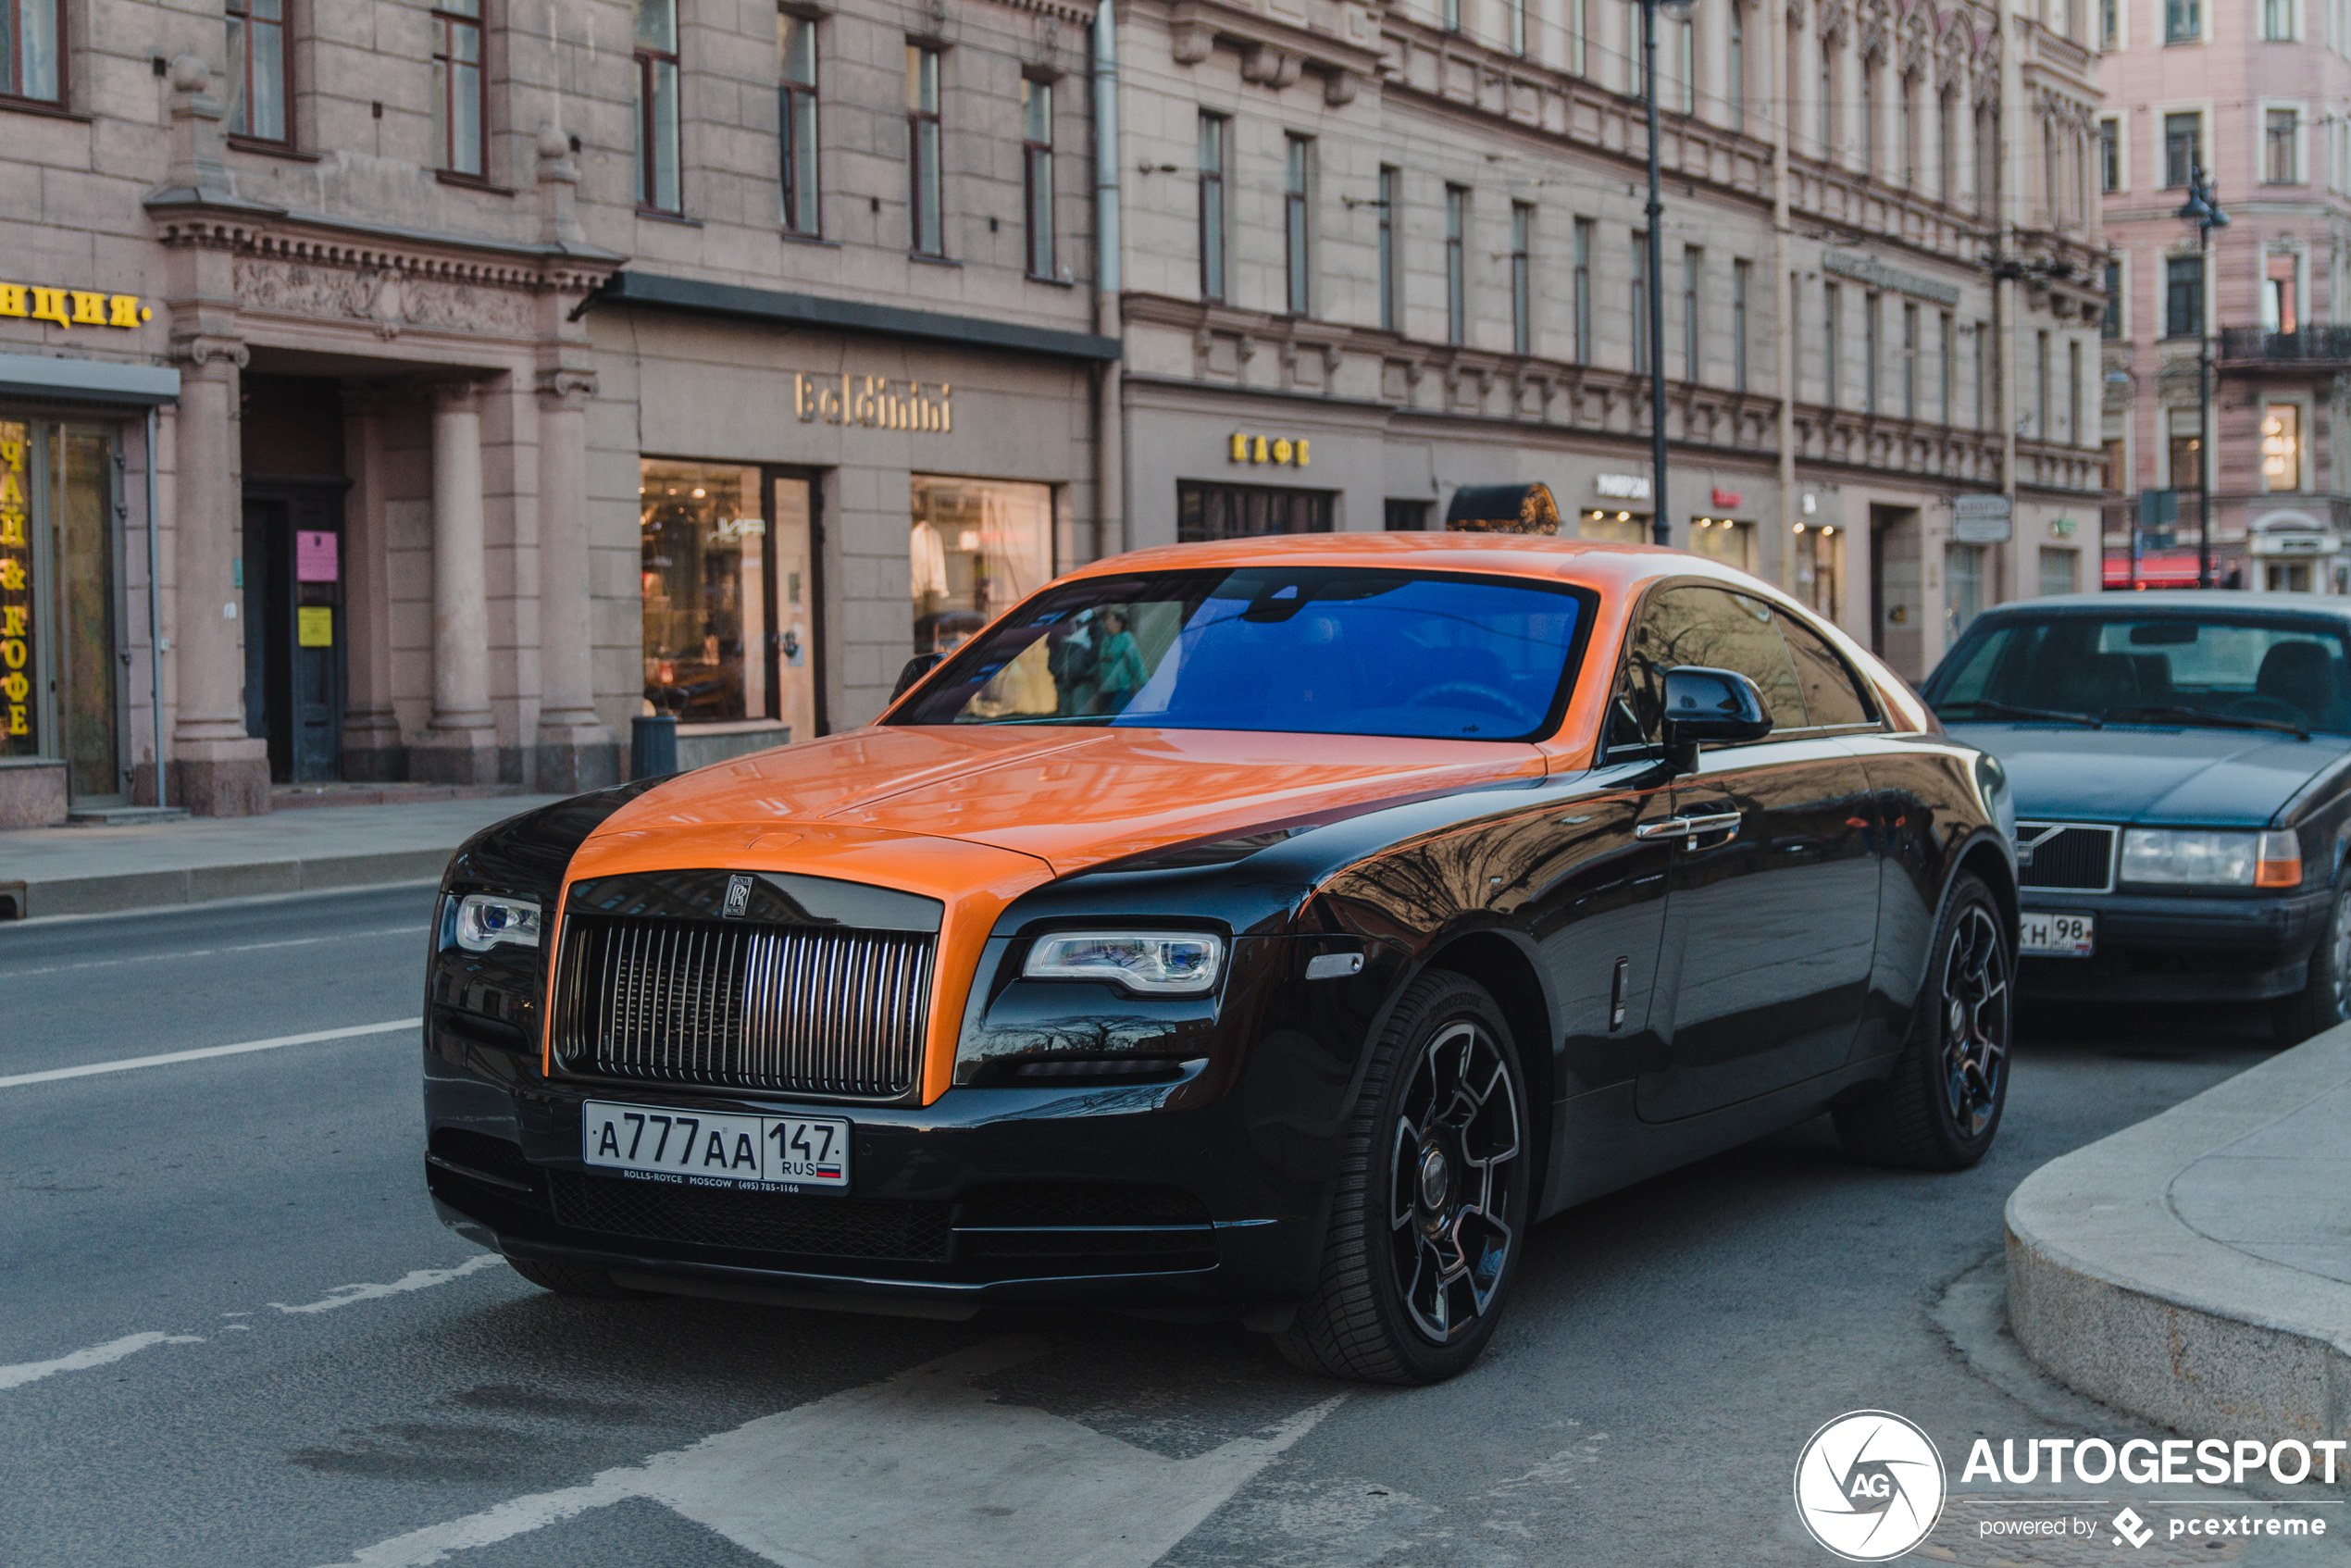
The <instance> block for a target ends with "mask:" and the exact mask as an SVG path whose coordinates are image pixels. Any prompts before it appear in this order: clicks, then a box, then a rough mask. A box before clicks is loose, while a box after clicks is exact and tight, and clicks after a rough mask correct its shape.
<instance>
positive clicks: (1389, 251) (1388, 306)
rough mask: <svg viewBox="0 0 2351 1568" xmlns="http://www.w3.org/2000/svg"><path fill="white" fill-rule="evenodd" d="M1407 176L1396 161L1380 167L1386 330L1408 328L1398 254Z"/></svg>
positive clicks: (1382, 295)
mask: <svg viewBox="0 0 2351 1568" xmlns="http://www.w3.org/2000/svg"><path fill="white" fill-rule="evenodd" d="M1403 183H1404V182H1403V180H1402V178H1401V176H1399V174H1398V172H1397V169H1396V166H1395V165H1393V164H1385V163H1384V164H1382V165H1380V168H1379V325H1380V330H1381V331H1383V332H1400V331H1402V330H1404V300H1403V284H1404V268H1403V265H1402V258H1401V257H1399V255H1397V254H1396V236H1397V234H1398V233H1399V229H1398V227H1397V221H1396V206H1397V203H1399V201H1401V200H1402V199H1403Z"/></svg>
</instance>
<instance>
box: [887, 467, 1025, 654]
mask: <svg viewBox="0 0 2351 1568" xmlns="http://www.w3.org/2000/svg"><path fill="white" fill-rule="evenodd" d="M910 479H912V482H913V494H912V508H913V513H914V533H913V536H912V540H911V541H910V545H909V552H908V553H909V559H910V562H911V564H912V566H913V570H914V579H913V580H914V652H915V653H952V651H954V650H955V649H957V648H960V647H962V646H963V645H964V642H966V641H969V640H970V638H971V635H972V633H973V632H976V631H977V630H978V629H979V628H981V627H983V626H985V625H987V624H988V622H989V620H990V619H992V618H993V617H994V616H995V615H996V613H997V612H998V611H1000V610H1001V609H1003V608H1004V606H1005V605H1007V604H1012V603H1013V602H1014V601H1015V600H1017V599H1021V598H1024V597H1026V595H1028V594H1031V593H1034V592H1036V591H1037V590H1039V589H1040V588H1042V587H1044V586H1045V584H1046V583H1047V582H1049V581H1051V579H1052V576H1053V488H1052V486H1051V485H1041V484H1014V483H1011V482H1008V481H1006V480H1001V479H952V478H946V477H942V476H939V475H936V474H914V475H912V476H910Z"/></svg>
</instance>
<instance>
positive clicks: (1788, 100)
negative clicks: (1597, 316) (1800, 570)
mask: <svg viewBox="0 0 2351 1568" xmlns="http://www.w3.org/2000/svg"><path fill="white" fill-rule="evenodd" d="M1772 11H1773V17H1774V19H1775V25H1774V26H1773V32H1772V37H1771V40H1770V43H1769V45H1768V46H1769V47H1770V49H1771V51H1772V57H1773V66H1772V74H1773V77H1774V78H1775V79H1777V85H1778V91H1777V92H1776V93H1773V102H1774V103H1775V104H1777V105H1778V106H1779V108H1778V110H1777V112H1775V113H1774V114H1773V116H1772V352H1773V365H1774V367H1775V370H1774V374H1776V375H1777V377H1778V378H1779V383H1778V384H1779V393H1780V541H1779V542H1780V586H1781V587H1782V588H1784V589H1786V590H1787V591H1789V592H1791V593H1792V592H1794V591H1796V537H1797V535H1796V524H1797V509H1796V395H1797V385H1796V330H1795V327H1794V324H1793V323H1794V318H1795V315H1796V281H1795V280H1794V279H1793V278H1791V277H1790V276H1789V273H1788V268H1789V262H1790V260H1791V257H1790V255H1789V253H1788V243H1787V242H1788V210H1787V208H1788V202H1787V156H1788V122H1789V121H1790V120H1792V119H1794V118H1796V107H1795V105H1796V83H1795V82H1793V81H1787V80H1785V79H1786V76H1787V55H1788V49H1787V44H1788V40H1787V30H1788V19H1787V8H1786V7H1785V6H1773V7H1772ZM1835 615H1836V606H1835V604H1831V605H1830V606H1829V616H1830V618H1831V619H1835Z"/></svg>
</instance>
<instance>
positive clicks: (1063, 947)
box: [1020, 931, 1225, 996]
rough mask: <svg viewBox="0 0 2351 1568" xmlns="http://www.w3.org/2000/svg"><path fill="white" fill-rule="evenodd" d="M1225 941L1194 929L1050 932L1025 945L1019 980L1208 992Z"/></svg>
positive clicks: (1174, 993) (1222, 959)
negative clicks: (1097, 982) (1059, 981)
mask: <svg viewBox="0 0 2351 1568" xmlns="http://www.w3.org/2000/svg"><path fill="white" fill-rule="evenodd" d="M1224 966H1225V939H1224V938H1222V937H1216V936H1210V935H1207V934H1205V933H1202V932H1199V931H1056V932H1054V933H1053V934H1052V935H1051V936H1046V937H1039V938H1038V939H1037V940H1036V941H1035V942H1033V943H1031V944H1030V946H1029V949H1028V960H1027V962H1026V963H1025V964H1022V965H1021V970H1020V972H1021V976H1022V977H1023V978H1024V979H1030V980H1099V981H1101V982H1103V983H1105V984H1108V985H1117V986H1125V987H1126V989H1128V990H1132V991H1145V992H1148V993H1150V994H1151V995H1154V996H1198V995H1200V993H1202V992H1204V991H1207V990H1211V989H1214V987H1215V985H1216V976H1217V973H1218V971H1220V970H1221V969H1223V968H1224Z"/></svg>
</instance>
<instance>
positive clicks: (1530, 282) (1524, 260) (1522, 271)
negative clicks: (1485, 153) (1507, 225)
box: [1511, 202, 1535, 354]
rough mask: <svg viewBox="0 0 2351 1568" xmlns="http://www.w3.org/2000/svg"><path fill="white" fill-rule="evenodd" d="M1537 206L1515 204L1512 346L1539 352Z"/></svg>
mask: <svg viewBox="0 0 2351 1568" xmlns="http://www.w3.org/2000/svg"><path fill="white" fill-rule="evenodd" d="M1534 246H1535V209H1534V207H1533V206H1531V205H1528V204H1527V203H1525V202H1512V203H1511V350H1512V351H1513V352H1515V353H1518V354H1533V353H1534V352H1535V255H1534Z"/></svg>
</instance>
